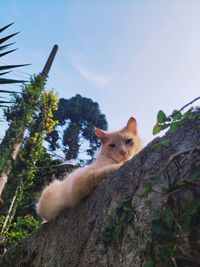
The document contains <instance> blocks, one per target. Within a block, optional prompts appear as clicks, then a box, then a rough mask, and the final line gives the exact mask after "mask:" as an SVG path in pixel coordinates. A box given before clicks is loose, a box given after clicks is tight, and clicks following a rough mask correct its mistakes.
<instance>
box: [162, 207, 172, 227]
mask: <svg viewBox="0 0 200 267" xmlns="http://www.w3.org/2000/svg"><path fill="white" fill-rule="evenodd" d="M164 222H165V224H166V226H167V227H169V228H170V229H171V228H172V226H173V224H174V214H173V212H172V211H171V210H170V209H168V210H166V211H165V214H164Z"/></svg>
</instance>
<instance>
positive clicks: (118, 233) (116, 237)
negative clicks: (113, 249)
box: [112, 223, 122, 241]
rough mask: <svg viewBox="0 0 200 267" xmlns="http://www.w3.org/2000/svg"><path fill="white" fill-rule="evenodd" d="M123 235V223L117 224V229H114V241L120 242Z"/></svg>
mask: <svg viewBox="0 0 200 267" xmlns="http://www.w3.org/2000/svg"><path fill="white" fill-rule="evenodd" d="M121 233H122V224H121V223H117V224H116V225H115V228H114V231H113V235H112V237H113V239H114V240H115V241H119V239H120V236H121Z"/></svg>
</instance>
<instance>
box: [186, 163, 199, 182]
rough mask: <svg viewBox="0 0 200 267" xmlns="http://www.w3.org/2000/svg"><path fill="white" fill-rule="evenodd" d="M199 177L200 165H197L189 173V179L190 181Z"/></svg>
mask: <svg viewBox="0 0 200 267" xmlns="http://www.w3.org/2000/svg"><path fill="white" fill-rule="evenodd" d="M199 177H200V166H199V167H198V168H197V167H194V168H192V169H191V170H190V172H189V174H188V179H189V180H190V181H195V180H196V179H197V178H199Z"/></svg>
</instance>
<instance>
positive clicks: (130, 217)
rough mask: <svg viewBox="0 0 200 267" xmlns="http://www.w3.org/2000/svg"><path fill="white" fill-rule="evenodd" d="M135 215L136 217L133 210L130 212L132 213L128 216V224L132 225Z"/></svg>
mask: <svg viewBox="0 0 200 267" xmlns="http://www.w3.org/2000/svg"><path fill="white" fill-rule="evenodd" d="M134 215H135V213H134V211H133V210H130V211H129V212H128V214H127V222H128V223H130V222H131V221H132V220H133V218H134Z"/></svg>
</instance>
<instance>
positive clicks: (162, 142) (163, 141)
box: [152, 139, 170, 149]
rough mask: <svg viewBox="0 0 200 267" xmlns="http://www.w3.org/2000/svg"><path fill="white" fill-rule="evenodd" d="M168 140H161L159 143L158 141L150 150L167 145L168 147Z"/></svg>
mask: <svg viewBox="0 0 200 267" xmlns="http://www.w3.org/2000/svg"><path fill="white" fill-rule="evenodd" d="M169 143H170V142H169V140H168V139H163V140H161V141H159V142H158V143H157V144H154V145H153V146H152V148H156V149H158V148H161V147H162V146H167V145H169Z"/></svg>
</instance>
